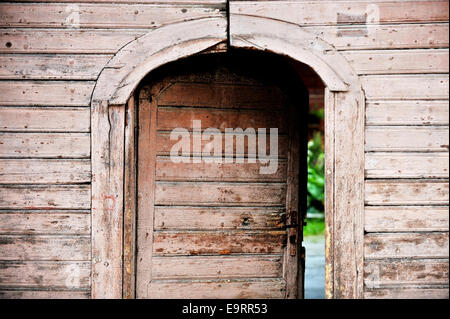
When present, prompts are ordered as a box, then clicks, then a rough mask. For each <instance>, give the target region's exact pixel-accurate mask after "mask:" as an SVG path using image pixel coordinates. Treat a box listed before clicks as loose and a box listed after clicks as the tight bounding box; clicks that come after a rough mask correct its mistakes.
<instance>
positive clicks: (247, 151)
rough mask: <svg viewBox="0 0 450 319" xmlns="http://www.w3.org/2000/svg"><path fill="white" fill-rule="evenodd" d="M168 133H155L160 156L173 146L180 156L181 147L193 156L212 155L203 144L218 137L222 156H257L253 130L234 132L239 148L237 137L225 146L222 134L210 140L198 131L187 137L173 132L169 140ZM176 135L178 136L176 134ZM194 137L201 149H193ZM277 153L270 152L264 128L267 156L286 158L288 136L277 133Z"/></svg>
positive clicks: (255, 136)
mask: <svg viewBox="0 0 450 319" xmlns="http://www.w3.org/2000/svg"><path fill="white" fill-rule="evenodd" d="M170 135H171V134H170V133H166V132H160V133H158V134H157V136H156V149H157V155H159V156H161V155H163V156H167V155H170V152H171V150H172V149H173V148H174V146H176V148H175V149H174V152H176V151H177V150H178V151H179V155H180V156H181V152H180V148H182V149H183V150H191V154H192V155H195V156H199V155H201V154H202V153H205V155H206V156H210V154H211V155H214V154H213V153H214V151H215V150H214V151H213V150H210V153H207V152H206V151H205V152H204V150H205V145H207V144H209V143H211V141H213V140H215V139H218V140H220V139H221V140H222V156H225V155H226V156H230V157H231V156H233V155H234V157H243V156H246V157H247V156H250V157H252V156H253V157H255V158H258V151H259V149H258V147H259V145H258V141H259V138H258V134H257V131H256V134H253V132H250V133H249V134H242V133H237V134H235V136H239V137H241V136H242V138H243V141H244V147H243V148H240V147H238V145H239V146H240V145H242V144H241V143H239V144H238V143H237V142H236V140H237V138H236V137H234V138H233V140H234V142H233V148H232V149H231V148H229V149H228V148H226V143H225V142H226V138H225V135H224V134H220V135H219V134H216V135H214V138H211V139H210V140H205V139H203V138H202V137H201V136H200V134H198V133H190V134H189V138H188V137H186V136H183V138H182V137H181V136H179V135H178V134H175V137H177V139H176V140H171V139H170ZM177 135H178V136H177ZM194 139H196V140H201V150H195V151H194V149H193V147H192V145H193V143H194ZM249 139H251V140H254V141H255V144H252V146H254V147H253V148H249V147H248V146H249V145H248V144H249V143H248V140H249ZM277 143H278V154H270V130H266V154H267V156H269V155H270V156H271V158H275V157H277V155H278V158H281V159H285V158H287V152H288V148H289V138H288V136H287V135H278V140H277ZM175 154H177V153H175Z"/></svg>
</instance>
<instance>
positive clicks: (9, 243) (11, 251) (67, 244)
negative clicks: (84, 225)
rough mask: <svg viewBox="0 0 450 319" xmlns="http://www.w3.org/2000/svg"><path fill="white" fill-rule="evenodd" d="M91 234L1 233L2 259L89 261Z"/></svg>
mask: <svg viewBox="0 0 450 319" xmlns="http://www.w3.org/2000/svg"><path fill="white" fill-rule="evenodd" d="M90 256H91V238H90V236H78V235H77V236H71V237H68V236H33V235H29V236H12V235H0V259H1V260H20V261H24V260H65V261H69V260H76V261H89V260H90V258H91V257H90Z"/></svg>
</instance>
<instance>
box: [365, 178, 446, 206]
mask: <svg viewBox="0 0 450 319" xmlns="http://www.w3.org/2000/svg"><path fill="white" fill-rule="evenodd" d="M448 187H449V185H448V182H445V181H439V180H437V181H429V180H378V181H377V180H370V181H366V191H365V193H366V196H365V202H366V204H368V205H448V202H449V201H448V198H449V190H448Z"/></svg>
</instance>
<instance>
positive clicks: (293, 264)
mask: <svg viewBox="0 0 450 319" xmlns="http://www.w3.org/2000/svg"><path fill="white" fill-rule="evenodd" d="M302 99H303V101H305V99H306V101H307V99H308V98H307V97H306V98H305V97H302ZM305 104H306V103H305ZM296 107H297V105H290V110H289V114H288V116H289V120H288V123H287V125H288V127H289V151H288V165H287V170H288V172H287V180H286V184H287V185H286V224H287V225H290V226H291V227H288V228H287V230H286V233H287V234H286V235H287V237H288V238H289V240H287V241H286V249H285V253H284V278H285V280H286V299H301V298H303V297H304V296H303V291H304V283H303V278H304V266H303V265H304V259H303V258H302V256H301V254H302V252H301V246H302V244H301V243H302V240H303V233H302V232H303V216H305V215H306V205H305V201H306V187H305V186H306V180H307V171H308V168H307V165H306V161H305V158H304V157H306V156H305V155H307V139H308V129H307V127H308V124H307V113H306V112H302V111H299V110H297V109H296ZM299 118H300V120H299Z"/></svg>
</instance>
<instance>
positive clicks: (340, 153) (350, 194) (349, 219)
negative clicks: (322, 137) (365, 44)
mask: <svg viewBox="0 0 450 319" xmlns="http://www.w3.org/2000/svg"><path fill="white" fill-rule="evenodd" d="M329 108H332V109H333V111H332V112H333V113H334V114H333V113H332V114H331V115H330V116H333V115H334V124H333V128H334V133H331V134H332V136H333V137H331V138H334V139H333V140H332V139H331V138H330V140H328V143H334V145H333V149H334V161H333V163H332V165H333V170H332V173H334V179H333V183H334V185H333V186H332V189H333V190H334V194H330V193H326V194H325V196H333V199H332V202H333V205H334V206H333V210H332V211H333V212H334V213H333V217H332V218H333V223H334V224H333V229H332V230H331V231H333V235H332V236H333V237H332V238H333V244H332V249H334V251H333V254H332V256H333V265H332V267H333V272H334V274H333V278H334V291H333V297H334V298H362V291H363V278H362V274H363V269H362V268H363V236H364V219H363V218H364V133H363V131H364V118H365V116H364V97H363V94H362V93H361V92H357V93H355V92H352V93H349V94H346V93H343V92H339V93H335V95H334V103H330V106H329ZM329 108H328V110H329ZM349 141H351V142H349ZM325 143H327V142H325ZM349 154H352V155H351V156H349ZM328 169H330V167H329V166H327V170H328ZM328 207H329V206H328ZM330 214H331V212H329V213H327V217H326V218H328V216H330Z"/></svg>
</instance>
